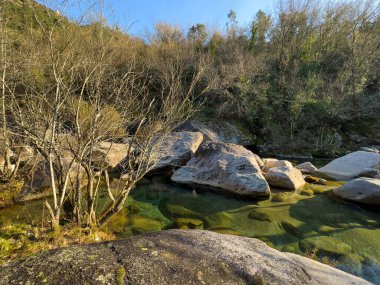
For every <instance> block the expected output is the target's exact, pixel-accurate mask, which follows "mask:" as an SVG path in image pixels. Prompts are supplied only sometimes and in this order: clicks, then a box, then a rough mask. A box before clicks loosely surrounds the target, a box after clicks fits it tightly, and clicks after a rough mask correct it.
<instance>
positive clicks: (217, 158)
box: [171, 142, 270, 197]
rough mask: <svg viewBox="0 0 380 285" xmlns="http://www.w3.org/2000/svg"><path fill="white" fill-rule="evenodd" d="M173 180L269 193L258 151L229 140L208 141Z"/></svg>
mask: <svg viewBox="0 0 380 285" xmlns="http://www.w3.org/2000/svg"><path fill="white" fill-rule="evenodd" d="M171 180H172V181H174V182H176V183H182V184H188V185H193V186H199V187H207V188H210V189H214V190H219V191H224V192H228V193H231V194H236V195H241V196H250V197H262V196H264V197H267V196H269V194H270V190H269V186H268V183H267V182H266V181H265V179H264V177H263V175H262V173H261V169H260V167H259V166H258V163H257V160H256V157H255V155H254V154H253V153H252V152H250V151H249V150H247V149H245V148H244V147H243V146H239V145H234V144H227V143H217V142H205V143H204V144H202V145H201V146H200V147H199V149H198V151H197V152H196V154H195V156H194V157H193V158H192V159H191V160H190V161H189V162H188V163H187V164H186V166H183V167H181V168H180V169H178V170H177V171H175V172H174V173H173V175H172V177H171Z"/></svg>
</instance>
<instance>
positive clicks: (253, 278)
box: [0, 230, 371, 285]
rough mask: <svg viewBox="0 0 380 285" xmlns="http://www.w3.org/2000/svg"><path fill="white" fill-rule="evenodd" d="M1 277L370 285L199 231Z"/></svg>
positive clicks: (56, 258)
mask: <svg viewBox="0 0 380 285" xmlns="http://www.w3.org/2000/svg"><path fill="white" fill-rule="evenodd" d="M0 272H1V275H0V284H4V285H5V284H7V285H12V284H47V285H49V284H63V285H65V284H67V285H69V284H70V285H71V284H76V285H80V284H110V285H114V284H115V285H120V284H155V285H161V284H162V285H167V284H173V285H176V284H181V285H183V284H210V285H213V284H287V285H293V284H297V285H298V284H299V285H301V284H302V285H308V284H313V285H324V284H326V285H331V284H334V285H359V284H360V285H361V284H363V285H365V284H366V285H367V284H371V283H369V282H367V281H365V280H363V279H360V278H358V277H355V276H352V275H350V274H348V273H345V272H343V271H340V270H338V269H335V268H332V267H329V266H327V265H325V264H321V263H318V262H316V261H313V260H311V259H308V258H305V257H302V256H298V255H295V254H291V253H285V252H280V251H277V250H275V249H272V248H270V247H269V246H267V245H266V244H265V243H264V242H262V241H259V240H257V239H253V238H245V237H239V236H233V235H221V234H217V233H213V232H208V231H198V230H191V231H183V230H170V231H162V232H157V233H151V234H144V235H140V236H136V237H132V238H129V239H126V240H119V241H113V242H106V243H100V244H93V245H84V246H72V247H68V248H61V249H57V250H51V251H47V252H44V253H41V254H39V255H37V256H35V257H31V258H28V259H26V260H21V261H18V262H15V263H12V264H9V265H5V266H0Z"/></svg>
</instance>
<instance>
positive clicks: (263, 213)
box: [248, 208, 272, 222]
mask: <svg viewBox="0 0 380 285" xmlns="http://www.w3.org/2000/svg"><path fill="white" fill-rule="evenodd" d="M248 218H250V219H252V220H258V221H268V222H270V221H271V218H272V217H271V215H270V214H269V213H268V212H267V210H266V209H262V208H257V209H255V210H252V211H251V212H249V214H248Z"/></svg>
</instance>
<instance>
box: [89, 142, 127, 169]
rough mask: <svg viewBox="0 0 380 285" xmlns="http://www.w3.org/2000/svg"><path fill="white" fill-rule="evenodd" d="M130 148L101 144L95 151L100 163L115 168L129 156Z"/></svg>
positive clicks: (121, 145)
mask: <svg viewBox="0 0 380 285" xmlns="http://www.w3.org/2000/svg"><path fill="white" fill-rule="evenodd" d="M128 147H129V146H128V144H120V143H113V142H99V143H98V144H97V145H96V146H95V149H94V151H95V156H97V157H96V158H98V160H99V161H98V163H100V164H103V163H106V164H107V165H109V166H110V168H114V167H116V166H117V165H118V164H119V163H120V162H121V161H122V160H123V159H124V158H125V157H126V156H127V154H128ZM96 154H97V155H96Z"/></svg>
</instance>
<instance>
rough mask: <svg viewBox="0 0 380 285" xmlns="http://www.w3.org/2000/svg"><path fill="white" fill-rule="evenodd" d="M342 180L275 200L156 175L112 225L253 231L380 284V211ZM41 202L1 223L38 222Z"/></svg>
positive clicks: (118, 230)
mask: <svg viewBox="0 0 380 285" xmlns="http://www.w3.org/2000/svg"><path fill="white" fill-rule="evenodd" d="M338 185H339V183H330V185H329V186H312V185H307V186H306V187H305V189H304V191H303V192H283V191H280V190H277V191H276V189H272V190H274V191H273V192H276V193H274V194H273V195H272V196H271V198H270V199H268V200H262V201H255V200H242V199H237V198H235V197H231V196H226V195H223V194H221V193H215V192H210V191H200V190H194V189H192V188H188V187H185V186H178V185H173V184H171V183H170V182H168V181H166V180H164V179H162V178H160V177H155V178H153V179H152V180H151V181H147V182H146V183H145V184H141V185H139V186H138V187H137V188H136V189H134V190H133V191H132V193H131V194H130V197H129V198H128V200H127V203H126V206H125V209H124V211H123V212H121V213H119V214H118V215H117V216H116V217H114V218H113V220H112V221H111V222H110V223H109V225H108V228H109V229H110V230H112V231H113V232H114V233H115V234H116V235H117V236H118V237H119V238H124V237H128V236H131V235H137V234H140V233H144V232H151V231H160V230H165V229H171V228H182V229H205V230H212V231H215V232H219V233H227V234H235V235H241V236H246V237H254V238H258V239H261V240H263V241H264V242H266V243H267V244H268V245H270V246H272V247H274V248H276V249H278V250H281V251H287V252H293V253H297V254H301V255H304V256H308V257H311V258H314V259H316V260H319V261H322V262H325V263H327V264H329V265H331V266H334V267H337V268H339V269H342V270H344V271H346V272H349V273H352V274H354V275H357V276H361V277H363V278H365V279H367V280H369V281H371V282H374V283H376V284H380V210H379V209H376V208H371V209H368V208H363V207H361V206H358V205H354V204H351V203H346V202H342V201H338V200H336V199H334V198H333V197H332V196H331V194H330V193H329V191H328V190H331V189H332V188H335V187H337V186H338ZM310 190H313V191H312V192H310ZM313 192H314V194H312V193H313ZM316 193H319V194H316ZM41 204H42V203H41V201H37V202H32V203H28V204H26V205H14V206H12V207H8V208H5V209H2V210H0V223H4V222H6V221H7V220H8V222H9V221H19V222H24V221H27V222H30V223H34V224H38V223H39V222H40V221H41V217H42V211H41V209H42V206H41ZM46 214H47V213H45V215H46Z"/></svg>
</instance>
